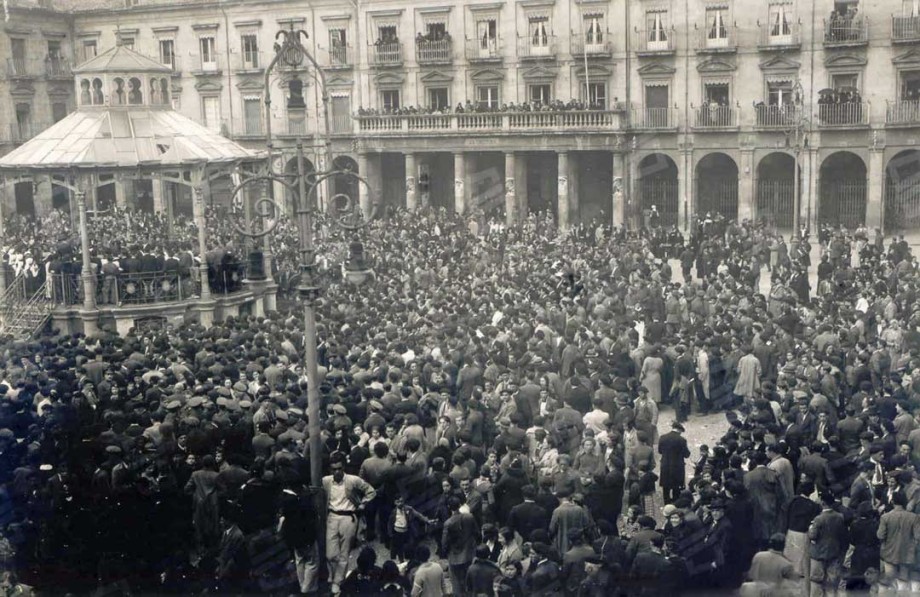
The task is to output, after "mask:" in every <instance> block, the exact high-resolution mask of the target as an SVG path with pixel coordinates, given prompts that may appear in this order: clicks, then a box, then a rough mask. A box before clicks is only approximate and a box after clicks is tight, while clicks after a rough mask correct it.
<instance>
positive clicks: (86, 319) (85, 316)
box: [75, 187, 99, 336]
mask: <svg viewBox="0 0 920 597" xmlns="http://www.w3.org/2000/svg"><path fill="white" fill-rule="evenodd" d="M75 195H76V199H77V209H78V210H79V212H80V252H81V256H82V260H83V269H82V270H81V272H80V278H81V280H82V282H83V309H82V310H81V311H80V319H82V320H83V333H84V334H85V335H86V336H94V335H96V334H97V333H98V332H99V325H98V324H99V312H98V311H97V310H96V276H95V273H94V272H93V264H92V262H91V261H90V257H89V230H88V228H87V223H86V192H85V191H84V190H83V187H80V190H78V191H77V192H76V194H75Z"/></svg>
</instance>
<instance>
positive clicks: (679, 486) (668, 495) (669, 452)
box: [658, 421, 690, 504]
mask: <svg viewBox="0 0 920 597" xmlns="http://www.w3.org/2000/svg"><path fill="white" fill-rule="evenodd" d="M683 432H684V426H683V425H681V424H680V423H678V422H677V421H675V422H673V423H671V431H670V432H668V433H665V434H664V435H662V436H661V439H660V440H658V453H659V454H661V479H660V481H659V482H660V483H661V489H662V491H663V492H664V503H666V504H670V503H671V502H673V501H674V500H676V499H677V497H678V496H679V495H680V492H681V491H682V490H683V489H684V484H685V470H686V466H685V464H684V460H685V459H686V458H689V457H690V449H689V448H688V447H687V440H686V439H685V438H684V437H683V436H682V435H681V433H683Z"/></svg>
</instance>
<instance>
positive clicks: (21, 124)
mask: <svg viewBox="0 0 920 597" xmlns="http://www.w3.org/2000/svg"><path fill="white" fill-rule="evenodd" d="M16 126H17V128H18V129H19V138H20V139H22V140H25V139H28V138H29V137H31V134H30V131H31V130H32V105H31V104H26V103H22V104H16Z"/></svg>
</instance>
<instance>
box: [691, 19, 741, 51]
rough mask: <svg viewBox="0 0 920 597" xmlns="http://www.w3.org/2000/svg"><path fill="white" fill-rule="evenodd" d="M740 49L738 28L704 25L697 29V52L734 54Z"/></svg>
mask: <svg viewBox="0 0 920 597" xmlns="http://www.w3.org/2000/svg"><path fill="white" fill-rule="evenodd" d="M737 49H738V38H737V36H736V27H734V26H733V25H722V26H721V27H713V26H712V25H704V26H703V27H702V28H700V29H697V41H696V50H697V52H734V51H735V50H737Z"/></svg>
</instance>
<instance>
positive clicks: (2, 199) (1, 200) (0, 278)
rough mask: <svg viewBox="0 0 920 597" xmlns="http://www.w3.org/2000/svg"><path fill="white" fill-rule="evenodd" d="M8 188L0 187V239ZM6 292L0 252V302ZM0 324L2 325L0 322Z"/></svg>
mask: <svg viewBox="0 0 920 597" xmlns="http://www.w3.org/2000/svg"><path fill="white" fill-rule="evenodd" d="M7 188H8V187H0V239H2V238H4V234H5V232H4V228H3V218H4V217H5V216H4V213H5V211H6V210H5V207H6V205H5V204H6V189H7ZM5 292H6V261H5V260H4V259H3V253H2V252H0V301H2V299H3V295H4V293H5ZM2 317H3V303H2V302H0V318H2ZM0 323H3V322H2V320H0Z"/></svg>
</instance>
